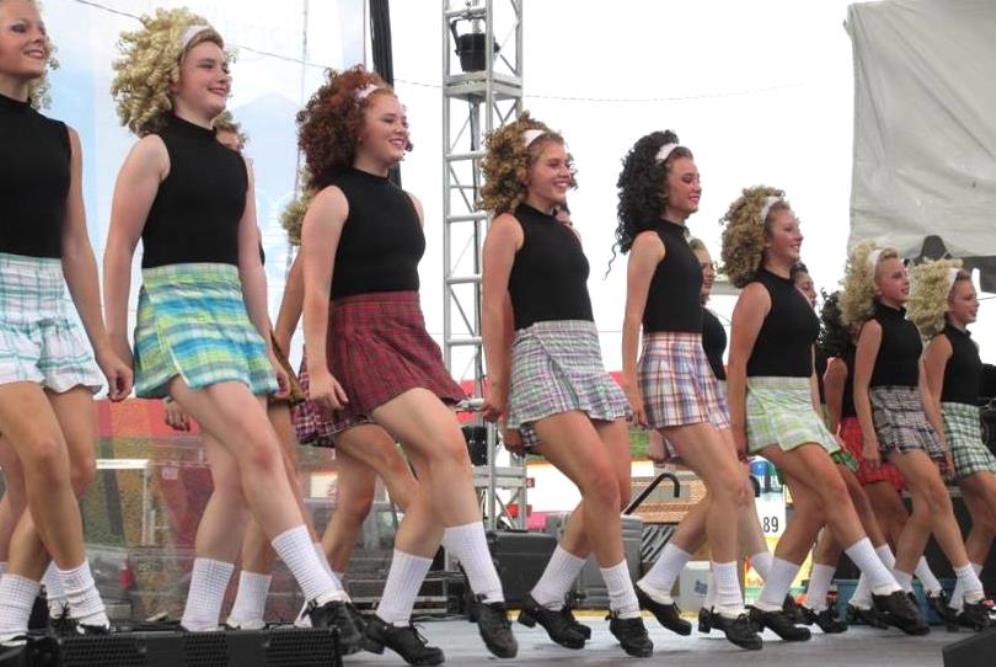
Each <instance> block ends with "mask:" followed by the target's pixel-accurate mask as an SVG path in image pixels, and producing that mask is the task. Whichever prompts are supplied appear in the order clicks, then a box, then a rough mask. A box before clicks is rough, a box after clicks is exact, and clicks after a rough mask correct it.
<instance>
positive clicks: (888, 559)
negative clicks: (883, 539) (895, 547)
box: [868, 540, 896, 570]
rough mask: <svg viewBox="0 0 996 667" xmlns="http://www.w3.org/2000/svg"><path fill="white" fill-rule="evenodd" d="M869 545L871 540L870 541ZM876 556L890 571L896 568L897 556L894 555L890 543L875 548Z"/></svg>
mask: <svg viewBox="0 0 996 667" xmlns="http://www.w3.org/2000/svg"><path fill="white" fill-rule="evenodd" d="M868 542H869V544H870V543H871V540H868ZM875 554H876V555H877V556H878V559H879V560H880V561H882V562H883V563H884V564H885V566H886V567H887V568H889V569H890V570H891V569H892V568H894V567H895V566H896V554H894V553H892V547H890V546H889V544H888V543H885V544H883V545H881V546H878V547H875Z"/></svg>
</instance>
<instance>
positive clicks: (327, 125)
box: [298, 67, 518, 664]
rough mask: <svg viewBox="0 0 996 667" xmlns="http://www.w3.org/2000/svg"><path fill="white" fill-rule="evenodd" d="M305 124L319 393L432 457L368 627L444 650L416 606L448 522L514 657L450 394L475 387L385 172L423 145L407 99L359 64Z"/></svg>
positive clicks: (483, 604) (308, 266)
mask: <svg viewBox="0 0 996 667" xmlns="http://www.w3.org/2000/svg"><path fill="white" fill-rule="evenodd" d="M298 125H299V129H300V132H299V145H300V146H301V149H302V150H303V151H304V154H305V157H306V160H307V166H308V171H309V172H310V173H311V176H312V183H313V185H314V186H315V190H316V194H315V196H314V199H313V200H312V201H311V205H310V206H309V207H308V212H307V214H306V215H305V218H304V225H303V228H302V232H301V255H302V261H303V270H304V334H305V347H306V349H307V361H308V372H309V374H310V397H311V399H312V400H313V401H314V402H315V403H316V404H317V405H318V406H319V408H321V409H322V410H324V411H326V412H327V413H333V412H335V413H336V416H335V419H336V420H337V421H339V422H340V423H341V424H342V428H341V430H345V428H346V427H348V426H349V425H354V424H357V423H361V420H363V419H367V420H373V421H375V422H377V423H378V424H380V425H381V426H383V427H384V428H385V429H386V430H387V431H389V432H390V433H392V434H393V435H395V436H396V437H397V438H398V439H399V440H400V441H401V443H402V446H403V447H404V449H405V453H406V454H407V455H408V457H409V459H411V460H416V461H420V463H419V464H417V465H416V469H417V470H420V471H421V472H420V474H419V484H418V486H417V489H416V491H415V493H414V494H412V497H411V499H410V500H409V504H408V509H407V511H406V512H405V518H404V521H402V523H401V527H400V528H399V530H398V534H397V536H396V538H395V550H394V558H393V560H392V562H391V569H390V571H389V573H388V578H387V583H386V586H385V589H384V593H383V596H382V598H381V601H380V604H379V605H378V607H377V614H376V616H374V617H373V618H372V619H371V620H370V622H369V623H368V625H367V633H366V636H367V639H368V641H369V643H370V645H371V648H374V649H377V648H379V649H380V650H383V647H384V646H387V647H389V648H391V649H392V650H394V651H396V652H397V653H399V654H400V655H401V656H402V657H404V658H405V659H406V660H408V661H409V662H418V663H419V664H437V663H438V662H441V661H442V660H443V655H442V651H440V650H439V649H438V648H435V647H430V646H427V645H426V644H425V640H424V639H423V638H422V637H421V636H420V635H419V634H418V632H417V631H416V630H415V628H414V627H413V626H412V625H411V620H410V617H411V611H412V607H413V605H414V603H415V598H416V596H417V594H418V590H419V587H420V585H421V582H422V580H423V579H424V577H425V574H426V573H427V572H428V570H429V565H430V564H431V562H432V557H433V556H434V555H435V553H436V549H437V548H438V546H439V542H440V538H441V536H442V534H443V529H444V527H445V528H448V529H449V530H448V536H447V547H448V548H449V549H450V551H451V553H453V554H454V555H455V556H456V558H457V559H458V560H459V561H460V563H461V564H462V565H463V568H464V571H465V572H466V573H467V577H468V579H469V581H470V587H471V589H472V590H473V592H474V594H475V595H476V596H477V604H476V605H475V606H476V609H475V611H476V618H477V624H478V629H479V631H480V632H481V636H482V638H483V639H484V642H485V644H486V645H487V647H488V648H489V649H490V650H491V652H492V653H494V654H495V655H497V656H498V657H504V658H511V657H514V656H515V654H516V652H517V650H518V645H517V644H516V641H515V637H514V636H513V635H512V632H511V626H510V623H509V621H508V619H507V617H506V611H505V602H504V595H503V593H502V588H501V582H500V580H499V579H498V573H497V572H496V570H495V567H494V563H493V562H492V561H491V556H490V554H489V553H488V547H487V542H486V539H485V535H484V525H483V523H482V522H481V515H480V511H479V509H478V503H477V498H476V495H475V493H474V486H473V478H472V472H471V467H470V460H469V456H468V453H467V446H466V443H465V441H464V438H463V435H462V433H461V432H460V428H459V424H458V422H457V419H456V415H455V414H454V413H453V411H452V410H451V409H450V408H449V407H448V406H447V404H450V405H452V404H455V403H456V402H457V401H459V400H461V399H462V398H463V392H462V391H460V388H459V387H458V386H457V385H456V383H455V382H453V380H452V378H450V376H449V374H448V373H447V372H446V369H445V368H444V366H443V363H442V355H441V354H440V351H439V348H438V346H436V344H435V343H434V342H433V341H432V339H431V338H430V337H429V334H428V333H427V332H426V330H425V323H424V320H423V318H422V311H421V308H420V307H419V303H418V287H419V281H418V270H417V269H418V261H419V259H420V258H421V256H422V253H423V251H424V249H425V237H424V235H423V232H422V215H421V205H420V204H419V203H418V201H417V200H416V199H415V198H414V197H412V196H411V195H409V194H408V193H406V192H405V191H403V190H401V189H400V188H398V187H396V186H395V185H393V184H392V183H391V182H390V180H389V179H388V178H387V174H388V171H389V169H390V168H391V167H393V166H394V165H396V164H398V163H399V162H400V161H401V160H402V159H403V158H404V155H405V152H406V151H407V150H408V149H410V148H411V144H410V143H409V136H408V128H407V121H406V118H405V113H404V109H403V108H402V106H401V103H400V102H399V101H398V98H397V97H396V96H395V95H394V93H393V91H391V89H390V88H388V87H387V86H386V85H385V84H384V82H383V81H382V80H381V79H380V78H379V77H377V76H376V75H374V74H371V73H368V72H366V71H365V70H364V69H363V68H362V67H355V68H353V69H350V70H347V71H345V72H339V73H337V72H331V71H330V72H329V73H328V78H327V81H326V82H325V84H324V85H323V86H322V87H321V88H319V89H318V91H317V92H316V93H315V94H314V95H313V96H312V98H311V100H309V102H308V104H307V106H306V107H305V109H304V110H303V111H301V112H300V113H299V114H298ZM330 300H331V304H332V307H331V316H330Z"/></svg>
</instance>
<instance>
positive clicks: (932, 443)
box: [841, 242, 989, 628]
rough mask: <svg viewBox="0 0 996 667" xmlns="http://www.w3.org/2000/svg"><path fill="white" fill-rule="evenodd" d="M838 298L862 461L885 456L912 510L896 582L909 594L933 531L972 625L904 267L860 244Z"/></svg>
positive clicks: (981, 617)
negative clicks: (847, 334) (854, 332)
mask: <svg viewBox="0 0 996 667" xmlns="http://www.w3.org/2000/svg"><path fill="white" fill-rule="evenodd" d="M844 284H845V291H844V293H843V295H842V296H841V313H842V314H843V317H844V322H845V323H846V324H849V325H851V326H854V327H860V329H861V333H860V334H859V337H858V344H857V351H856V353H855V360H854V407H855V408H856V411H857V413H858V420H859V421H860V423H861V434H862V439H863V441H864V448H863V452H862V457H863V459H864V460H866V461H868V463H869V464H870V465H871V466H872V467H873V468H874V467H875V466H877V465H878V464H879V463H880V461H881V459H882V457H887V458H888V459H889V460H891V461H892V462H893V463H894V464H896V466H897V467H898V468H899V470H900V472H901V473H902V474H903V478H904V479H905V480H906V484H907V487H908V488H909V491H910V495H911V496H912V497H913V512H912V514H911V515H910V518H909V520H908V521H907V522H906V526H905V528H904V529H903V532H902V534H901V535H900V537H899V542H898V544H897V545H896V564H895V568H894V571H895V574H896V578H897V579H898V580H899V581H900V583H901V584H902V585H903V588H904V589H905V590H907V591H911V590H912V577H913V574H912V573H913V571H914V569H915V568H916V565H917V563H918V561H919V560H920V558H921V557H922V556H923V550H924V547H925V546H926V544H927V540H928V538H929V537H930V533H931V532H933V534H934V537H935V538H936V539H937V542H938V544H939V545H940V546H941V549H942V550H943V551H944V554H945V555H946V556H947V557H948V561H949V562H950V563H951V565H952V567H953V568H954V571H955V575H956V576H957V577H958V580H959V581H960V582H961V583H962V586H963V587H964V591H965V594H964V597H965V600H966V602H965V606H964V613H965V614H966V617H967V618H968V619H970V621H971V623H972V624H973V625H975V627H977V628H982V627H986V626H987V625H988V622H989V617H988V612H987V611H986V609H985V607H984V605H983V604H982V601H983V599H984V597H985V595H984V593H983V590H982V583H981V582H980V581H979V577H978V575H977V574H976V573H975V571H974V570H973V569H972V566H971V563H970V562H969V560H968V555H967V554H966V552H965V545H964V544H963V543H962V541H961V533H960V531H959V529H958V524H957V522H956V521H955V518H954V512H953V509H952V506H951V498H950V496H949V495H948V490H947V487H946V486H945V484H944V481H943V479H942V478H941V472H940V470H939V469H938V465H937V464H935V463H934V462H933V461H931V458H933V459H934V461H936V462H938V463H940V464H943V465H944V466H945V467H946V468H947V469H948V470H951V469H952V468H953V465H952V464H951V461H950V458H951V454H950V451H949V450H948V449H947V446H946V443H945V441H944V439H943V426H942V424H941V416H940V414H939V412H938V410H937V407H938V406H937V404H936V402H935V401H933V400H932V399H931V398H930V394H929V389H928V387H927V384H926V378H925V373H924V368H923V363H922V360H921V359H920V355H921V352H922V350H923V343H922V342H921V339H920V334H919V332H918V331H917V329H916V325H914V324H913V323H912V322H910V321H909V320H907V319H906V310H905V309H904V308H903V305H904V304H905V303H906V301H907V299H908V298H909V288H910V283H909V278H908V277H907V274H906V267H905V266H904V265H903V261H902V259H901V258H900V257H899V255H898V253H897V252H896V251H895V250H894V249H892V248H878V247H876V246H875V244H874V243H871V242H866V243H862V244H859V245H858V246H857V247H856V248H855V249H854V251H853V252H852V253H851V256H850V258H849V260H848V266H847V271H846V275H845V283H844Z"/></svg>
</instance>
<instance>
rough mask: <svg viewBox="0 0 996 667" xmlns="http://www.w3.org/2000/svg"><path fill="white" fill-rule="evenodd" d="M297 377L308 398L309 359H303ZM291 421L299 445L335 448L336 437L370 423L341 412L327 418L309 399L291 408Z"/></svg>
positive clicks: (362, 418)
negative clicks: (355, 427)
mask: <svg viewBox="0 0 996 667" xmlns="http://www.w3.org/2000/svg"><path fill="white" fill-rule="evenodd" d="M297 377H298V381H299V382H300V383H301V389H302V391H303V392H304V395H305V396H307V395H308V391H309V389H310V384H311V380H310V378H309V377H308V362H307V359H304V358H302V359H301V370H300V371H299V372H298V374H297ZM291 421H293V423H294V435H295V436H296V437H297V442H298V444H301V445H307V446H309V447H335V437H336V436H337V435H338V434H340V433H342V432H343V431H345V430H347V429H349V428H352V427H353V426H357V425H359V424H366V423H369V422H370V420H369V419H367V418H366V417H359V418H356V419H349V418H347V417H346V416H345V415H343V414H342V413H341V412H336V413H335V414H333V415H332V416H331V417H327V416H326V415H324V414H323V413H322V411H321V410H320V409H319V408H318V406H317V405H315V404H314V403H312V402H311V401H309V400H307V399H305V400H303V401H301V402H300V403H295V404H293V405H292V406H291Z"/></svg>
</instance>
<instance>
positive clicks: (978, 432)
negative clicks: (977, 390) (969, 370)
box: [941, 403, 996, 479]
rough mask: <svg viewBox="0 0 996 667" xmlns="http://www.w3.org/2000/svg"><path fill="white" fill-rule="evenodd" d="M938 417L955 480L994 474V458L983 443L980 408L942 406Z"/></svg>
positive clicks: (995, 469)
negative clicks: (940, 420)
mask: <svg viewBox="0 0 996 667" xmlns="http://www.w3.org/2000/svg"><path fill="white" fill-rule="evenodd" d="M941 417H942V418H943V419H944V438H945V439H946V440H947V441H948V448H949V449H950V450H951V457H952V458H953V459H954V467H955V475H956V476H957V477H958V479H963V478H965V477H968V476H969V475H974V474H975V473H977V472H988V473H993V474H996V456H993V453H992V452H991V451H989V448H988V447H986V444H985V442H983V440H982V422H981V421H979V408H977V407H976V406H974V405H968V404H967V403H941Z"/></svg>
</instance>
